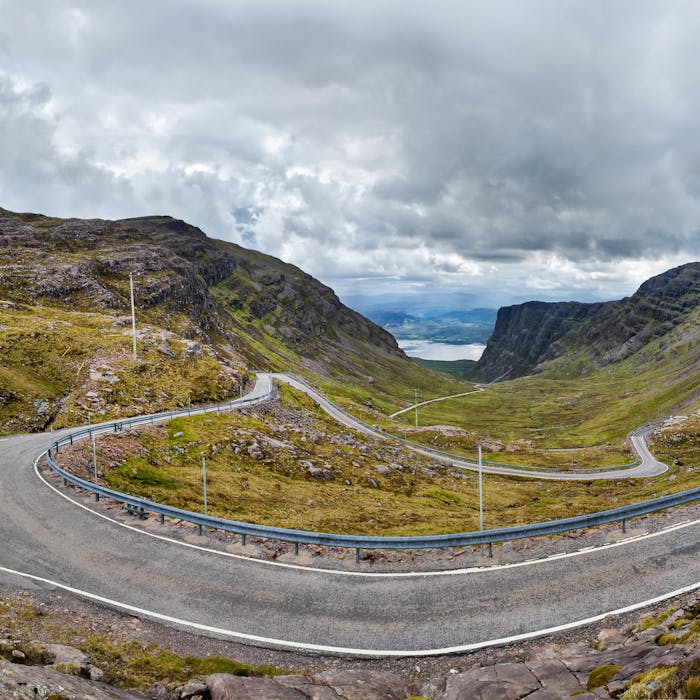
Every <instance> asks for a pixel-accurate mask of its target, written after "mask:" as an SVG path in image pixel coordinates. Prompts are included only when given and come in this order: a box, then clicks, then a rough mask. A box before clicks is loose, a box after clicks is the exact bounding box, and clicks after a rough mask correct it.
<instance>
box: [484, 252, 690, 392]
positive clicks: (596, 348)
mask: <svg viewBox="0 0 700 700" xmlns="http://www.w3.org/2000/svg"><path fill="white" fill-rule="evenodd" d="M699 304H700V263H688V264H687V265H682V266H680V267H677V268H674V269H672V270H668V271H667V272H664V273H663V274H661V275H658V276H656V277H653V278H651V279H649V280H647V281H646V282H645V283H644V284H642V286H641V287H640V288H639V289H638V290H637V292H636V293H635V294H634V295H633V296H631V297H627V298H625V299H621V300H619V301H610V302H602V303H596V304H582V303H577V302H558V303H547V302H536V301H533V302H527V303H525V304H518V305H516V306H508V307H505V308H502V309H500V310H499V312H498V317H497V320H496V327H495V329H494V333H493V335H492V336H491V338H490V339H489V341H488V344H487V346H486V350H485V351H484V354H483V355H482V357H481V359H480V360H479V362H478V363H477V366H476V368H475V374H476V375H477V376H479V377H480V378H482V379H485V380H488V381H495V380H501V379H515V378H517V377H522V376H525V375H528V374H532V373H533V372H538V371H541V370H542V369H543V368H544V366H545V363H548V364H547V365H546V367H547V368H548V369H549V370H552V371H556V370H557V369H558V368H561V367H563V366H564V365H566V366H567V367H569V368H570V367H571V366H573V365H575V366H576V368H577V369H576V371H577V372H578V373H579V374H585V373H586V372H588V371H592V370H594V369H597V368H600V367H602V366H605V365H607V364H610V363H613V362H618V361H622V360H625V359H626V358H628V357H630V356H632V355H633V354H635V353H637V352H638V351H640V350H642V349H643V348H644V347H645V346H646V345H647V344H648V343H649V342H650V341H651V340H653V339H655V338H659V337H661V336H664V335H666V334H668V333H671V332H672V331H673V330H674V329H676V328H678V327H680V326H681V325H683V324H684V323H686V322H687V321H688V319H689V316H690V314H691V313H692V312H693V311H695V310H696V309H697V308H698V305H699ZM557 361H558V362H557Z"/></svg>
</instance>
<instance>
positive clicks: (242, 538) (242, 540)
mask: <svg viewBox="0 0 700 700" xmlns="http://www.w3.org/2000/svg"><path fill="white" fill-rule="evenodd" d="M241 542H242V544H243V546H244V547H245V532H244V533H243V534H242V535H241Z"/></svg>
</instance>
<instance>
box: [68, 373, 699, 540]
mask: <svg viewBox="0 0 700 700" xmlns="http://www.w3.org/2000/svg"><path fill="white" fill-rule="evenodd" d="M279 392H280V397H279V400H278V401H272V402H268V403H266V404H263V405H260V406H257V407H253V408H249V409H246V410H244V411H241V412H238V411H236V412H232V413H230V414H221V415H216V414H208V415H205V416H192V417H183V418H178V419H176V420H174V421H171V422H170V423H169V424H168V425H167V426H153V427H149V428H146V429H143V430H140V431H138V432H134V433H131V434H129V433H127V434H122V435H110V436H106V437H101V438H99V440H98V442H97V445H98V451H97V454H98V464H99V471H100V476H101V479H103V480H104V483H106V484H107V485H109V486H110V487H112V488H115V489H117V490H121V491H126V492H129V493H132V494H136V495H140V496H143V497H145V498H148V499H150V500H155V501H159V502H164V503H168V504H170V505H173V506H176V507H179V508H184V509H187V510H193V511H199V512H201V511H202V510H203V483H202V463H201V461H202V457H204V458H205V459H206V467H207V492H208V510H209V513H210V514H212V515H216V516H218V517H224V518H229V519H234V520H243V521H246V522H255V523H260V524H264V525H271V526H277V527H288V528H299V529H309V530H323V531H326V532H339V533H351V534H372V535H386V534H392V535H416V534H438V533H446V532H459V531H469V530H474V529H477V528H478V523H479V501H478V487H477V475H476V474H475V473H474V472H472V471H463V470H460V469H456V468H454V467H446V466H444V465H443V464H441V463H440V461H439V460H438V461H434V460H430V459H428V458H425V457H422V456H419V455H416V454H415V453H414V452H411V451H409V450H408V449H407V448H406V447H404V446H402V445H401V444H399V443H394V442H393V441H391V440H381V439H375V438H368V437H367V436H364V435H361V434H359V433H356V432H354V431H351V430H349V429H347V428H344V427H343V426H341V425H339V424H338V423H337V422H336V421H335V420H334V419H333V418H331V417H330V416H328V415H327V414H326V413H325V412H323V411H322V410H321V409H320V408H319V407H318V406H317V405H316V404H314V403H313V402H312V401H311V400H310V399H309V398H308V397H307V396H306V395H304V394H301V393H300V392H297V391H296V390H294V389H292V388H290V387H287V386H284V385H283V386H281V387H280V388H279ZM61 462H62V464H65V465H68V466H70V467H71V468H72V469H74V470H76V471H77V472H78V473H84V474H86V475H88V474H90V473H91V466H90V465H91V452H90V447H89V445H86V444H83V445H76V446H75V447H74V448H73V449H72V451H67V450H63V451H62V452H61ZM699 472H700V469H695V468H694V467H692V466H685V465H679V466H674V467H673V468H672V469H671V471H670V472H669V473H667V474H665V475H663V476H662V477H658V478H655V479H638V480H620V481H609V480H603V479H594V478H592V479H591V480H590V481H583V482H554V481H553V482H545V483H542V482H540V481H537V480H532V479H526V478H507V477H498V476H493V475H487V476H485V478H484V510H485V526H486V527H488V528H494V527H505V526H510V525H516V524H524V523H528V522H533V521H544V520H550V519H555V518H563V517H568V516H572V515H578V514H583V513H587V512H594V511H598V510H601V508H612V507H615V506H618V505H623V504H625V503H630V502H634V501H637V500H644V499H648V498H654V497H657V496H661V495H664V494H666V493H672V492H675V491H680V490H684V489H687V488H691V487H692V486H694V485H696V484H697V482H698V474H699Z"/></svg>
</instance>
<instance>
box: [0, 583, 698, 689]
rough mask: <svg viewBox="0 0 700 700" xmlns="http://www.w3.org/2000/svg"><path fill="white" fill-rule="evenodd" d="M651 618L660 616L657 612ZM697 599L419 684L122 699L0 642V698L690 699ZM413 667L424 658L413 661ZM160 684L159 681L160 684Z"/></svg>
mask: <svg viewBox="0 0 700 700" xmlns="http://www.w3.org/2000/svg"><path fill="white" fill-rule="evenodd" d="M657 610H658V608H657ZM698 641H700V598H698V596H697V595H695V596H687V597H686V598H685V604H684V605H681V606H680V607H678V608H674V607H672V608H668V609H665V610H663V609H662V610H661V612H657V614H656V615H654V616H652V617H646V618H641V619H639V620H637V622H636V623H635V624H634V625H633V626H632V627H611V628H607V629H605V628H604V629H600V628H599V629H598V633H597V635H596V636H595V637H594V638H592V639H589V638H587V635H586V632H585V629H584V630H583V631H582V632H581V633H579V634H577V635H576V637H575V641H563V642H560V643H553V642H550V643H546V642H541V643H536V642H535V643H533V644H532V646H530V648H529V650H528V651H525V650H523V649H522V648H518V647H517V646H511V647H506V648H504V649H495V650H492V651H490V652H489V653H488V654H487V655H486V656H479V655H465V656H462V657H459V656H455V657H452V658H453V659H454V666H455V667H454V668H451V669H450V670H449V671H447V672H446V671H445V667H444V666H443V667H442V668H443V670H442V671H440V672H438V673H436V674H435V675H434V676H433V677H432V678H430V677H428V678H426V677H425V676H424V675H422V674H421V673H420V666H416V667H415V668H414V671H415V672H413V673H401V672H398V671H395V670H392V671H389V670H385V669H381V668H378V666H379V665H381V664H383V663H386V665H391V662H381V661H377V662H372V663H373V664H376V667H373V668H370V667H368V666H367V664H365V665H364V667H363V668H347V667H346V668H331V669H328V670H325V671H320V672H316V673H313V672H307V673H306V674H289V675H279V676H276V677H274V678H260V677H248V676H237V675H232V674H229V673H213V674H210V675H208V676H205V677H200V678H197V677H194V678H191V679H190V680H189V681H188V682H186V683H185V684H184V685H180V686H178V687H176V688H173V686H172V684H170V688H169V689H167V688H166V687H165V686H163V685H161V684H158V683H156V684H154V685H153V686H151V687H150V688H149V689H148V690H147V691H146V692H145V694H144V693H140V692H136V691H128V690H121V689H118V688H114V687H112V686H109V685H107V684H105V683H102V682H100V681H99V680H98V679H99V678H100V677H101V676H102V671H101V670H100V669H99V668H96V667H95V666H93V665H92V664H91V663H90V659H89V657H88V656H87V655H86V654H85V653H84V652H82V651H81V650H79V649H76V648H72V647H69V646H65V645H60V644H44V643H42V642H37V641H29V642H20V641H18V640H13V639H10V638H5V639H1V638H0V695H1V696H2V697H3V698H18V699H20V698H21V699H25V698H34V699H35V698H43V699H44V700H48V699H49V698H52V699H53V700H60V699H65V698H68V699H70V700H74V699H75V700H103V699H105V700H107V699H111V698H116V699H117V700H120V699H123V700H128V699H133V700H137V699H144V698H150V699H151V700H339V699H341V698H342V699H344V700H405V699H406V698H410V697H413V696H415V697H421V698H428V699H429V700H462V699H465V700H466V699H468V700H472V699H477V700H479V699H482V700H493V699H495V698H505V699H508V700H510V699H512V700H519V699H520V698H525V697H527V698H531V699H533V700H558V699H559V698H565V697H578V698H582V699H584V700H592V699H594V698H622V699H623V700H624V699H626V698H627V699H629V698H670V697H698V694H700V646H699V645H698ZM416 661H417V662H419V663H421V664H426V663H428V660H427V659H417V660H416ZM164 682H165V681H164Z"/></svg>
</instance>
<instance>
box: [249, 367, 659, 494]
mask: <svg viewBox="0 0 700 700" xmlns="http://www.w3.org/2000/svg"><path fill="white" fill-rule="evenodd" d="M261 376H264V375H261ZM270 376H272V378H273V379H276V380H278V381H281V382H285V383H287V384H289V385H290V386H293V387H294V388H296V389H299V390H300V391H303V392H305V393H306V394H308V395H309V396H310V397H311V398H312V399H313V400H314V401H316V403H317V404H318V405H319V406H321V408H323V410H324V411H326V412H327V413H329V414H330V415H331V416H332V417H333V418H335V419H336V420H337V421H338V422H339V423H342V424H343V425H346V426H347V427H349V428H353V429H354V430H357V431H359V432H361V433H364V434H366V435H371V436H373V437H380V438H383V439H387V438H388V437H389V436H388V435H387V434H386V433H384V432H382V431H381V430H378V429H375V428H373V427H371V426H369V425H367V424H366V423H363V422H362V421H361V420H359V419H357V418H355V417H354V416H352V415H351V414H349V413H346V412H345V411H343V410H342V409H341V408H339V407H338V406H336V405H335V404H334V403H331V402H330V401H329V400H328V399H326V398H325V397H324V396H323V395H322V394H319V393H318V392H317V391H315V390H314V389H312V388H311V387H310V386H308V384H305V383H304V382H301V381H299V380H298V379H295V378H294V377H290V376H289V375H287V374H272V375H270ZM468 393H469V394H473V393H478V392H476V391H473V392H468ZM460 396H467V394H460ZM448 398H452V397H448ZM437 400H439V399H432V400H431V401H426V402H424V403H431V402H432V401H437ZM404 410H410V409H404ZM401 412H402V411H399V413H401ZM393 415H397V414H393ZM402 442H403V443H404V444H405V445H406V446H407V447H409V448H410V449H411V450H413V451H414V452H417V453H419V454H422V455H424V456H426V457H431V458H433V459H435V458H437V459H439V460H440V461H441V462H442V463H444V464H447V465H449V466H452V467H457V468H459V469H470V470H472V471H477V470H478V468H479V467H478V465H476V464H475V463H474V462H469V461H466V460H463V459H459V457H457V456H454V455H447V454H445V453H443V454H441V455H439V456H438V455H436V454H435V451H433V450H430V449H429V448H424V447H421V445H419V444H418V443H415V442H410V441H406V440H402ZM630 442H631V444H632V449H633V450H634V452H635V453H636V455H637V458H638V459H639V464H637V465H635V466H634V467H612V468H610V469H605V470H601V471H595V472H585V471H584V470H580V471H555V470H547V471H539V470H534V469H528V468H527V467H522V468H519V467H496V466H493V465H488V464H484V465H483V466H482V471H483V472H484V473H485V474H502V475H504V476H522V477H526V478H529V479H549V480H551V481H591V480H592V479H630V478H636V479H641V478H647V477H652V476H659V474H663V473H664V472H666V471H668V466H667V465H666V464H664V463H663V462H659V461H658V460H657V459H656V458H655V457H654V455H652V454H651V452H649V448H648V447H647V443H646V440H645V439H644V433H643V432H639V433H633V434H632V435H631V436H630Z"/></svg>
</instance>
